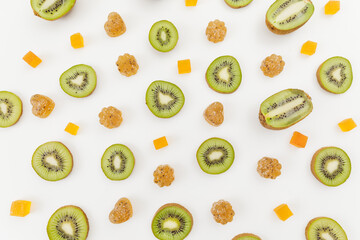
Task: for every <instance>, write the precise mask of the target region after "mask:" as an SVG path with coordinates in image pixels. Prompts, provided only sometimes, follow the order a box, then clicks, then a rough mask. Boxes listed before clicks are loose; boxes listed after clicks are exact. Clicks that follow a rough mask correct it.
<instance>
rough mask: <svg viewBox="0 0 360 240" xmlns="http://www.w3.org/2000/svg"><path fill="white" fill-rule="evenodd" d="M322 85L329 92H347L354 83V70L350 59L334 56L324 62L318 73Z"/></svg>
mask: <svg viewBox="0 0 360 240" xmlns="http://www.w3.org/2000/svg"><path fill="white" fill-rule="evenodd" d="M316 76H317V80H318V82H319V84H320V86H321V87H322V88H323V89H325V90H326V91H328V92H331V93H335V94H340V93H344V92H346V91H347V90H348V89H349V88H350V87H351V84H352V80H353V72H352V68H351V63H350V61H349V60H347V59H346V58H343V57H332V58H329V59H327V60H326V61H325V62H323V63H322V64H321V65H320V67H319V68H318V70H317V73H316Z"/></svg>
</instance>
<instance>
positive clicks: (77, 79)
mask: <svg viewBox="0 0 360 240" xmlns="http://www.w3.org/2000/svg"><path fill="white" fill-rule="evenodd" d="M60 86H61V88H62V90H64V92H65V93H67V94H68V95H70V96H72V97H76V98H83V97H87V96H89V95H90V94H91V93H92V92H93V91H94V90H95V87H96V73H95V70H94V69H93V68H92V67H90V66H88V65H85V64H79V65H75V66H72V67H71V68H69V69H68V70H66V71H65V72H64V73H63V74H61V76H60Z"/></svg>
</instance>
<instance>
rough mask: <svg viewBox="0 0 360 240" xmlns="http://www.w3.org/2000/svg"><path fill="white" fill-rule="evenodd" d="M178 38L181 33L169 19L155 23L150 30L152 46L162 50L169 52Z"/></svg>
mask: <svg viewBox="0 0 360 240" xmlns="http://www.w3.org/2000/svg"><path fill="white" fill-rule="evenodd" d="M178 39H179V34H178V31H177V29H176V27H175V25H174V24H172V23H171V22H169V21H167V20H161V21H158V22H156V23H154V24H153V25H152V27H151V29H150V32H149V41H150V44H151V46H153V47H154V48H155V49H156V50H158V51H160V52H169V51H171V50H172V49H174V47H175V46H176V44H177V42H178Z"/></svg>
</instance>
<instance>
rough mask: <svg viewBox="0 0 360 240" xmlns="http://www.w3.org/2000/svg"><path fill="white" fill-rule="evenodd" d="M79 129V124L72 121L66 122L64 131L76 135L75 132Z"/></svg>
mask: <svg viewBox="0 0 360 240" xmlns="http://www.w3.org/2000/svg"><path fill="white" fill-rule="evenodd" d="M78 130H79V126H78V125H76V124H74V123H71V122H70V123H68V125H67V126H66V128H65V131H66V132H68V133H70V134H71V135H74V136H76V134H77V132H78Z"/></svg>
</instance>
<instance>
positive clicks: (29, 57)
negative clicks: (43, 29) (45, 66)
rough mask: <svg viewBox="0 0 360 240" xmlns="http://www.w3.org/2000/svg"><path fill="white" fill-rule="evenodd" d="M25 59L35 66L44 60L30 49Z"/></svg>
mask: <svg viewBox="0 0 360 240" xmlns="http://www.w3.org/2000/svg"><path fill="white" fill-rule="evenodd" d="M23 60H24V61H25V62H26V63H27V64H29V65H30V66H31V67H33V68H36V67H37V66H38V65H39V64H40V63H41V62H42V60H41V59H40V58H39V57H38V56H36V55H35V54H34V53H33V52H32V51H29V52H28V53H27V54H25V56H24V57H23Z"/></svg>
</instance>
